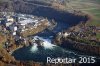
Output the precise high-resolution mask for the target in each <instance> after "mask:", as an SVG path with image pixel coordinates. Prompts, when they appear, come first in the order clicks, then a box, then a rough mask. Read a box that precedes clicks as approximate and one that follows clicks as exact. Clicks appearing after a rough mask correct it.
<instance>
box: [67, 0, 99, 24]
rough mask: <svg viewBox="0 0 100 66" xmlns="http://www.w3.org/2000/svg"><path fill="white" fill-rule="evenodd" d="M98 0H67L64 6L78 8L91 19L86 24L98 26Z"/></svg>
mask: <svg viewBox="0 0 100 66" xmlns="http://www.w3.org/2000/svg"><path fill="white" fill-rule="evenodd" d="M99 4H100V0H69V3H67V6H66V8H71V9H73V10H80V11H83V12H85V13H87V14H89V15H90V16H91V17H92V19H91V21H89V22H88V23H87V25H92V26H100V5H99Z"/></svg>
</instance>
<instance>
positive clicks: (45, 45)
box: [31, 36, 56, 53]
mask: <svg viewBox="0 0 100 66" xmlns="http://www.w3.org/2000/svg"><path fill="white" fill-rule="evenodd" d="M37 38H39V39H40V40H43V41H44V42H43V45H42V46H43V48H44V49H53V48H54V46H56V45H53V44H51V41H50V40H49V39H43V38H41V37H39V36H35V37H34V39H35V40H36V39H37ZM37 50H38V45H37V44H36V43H34V45H33V46H32V48H31V52H32V53H34V52H36V51H37Z"/></svg>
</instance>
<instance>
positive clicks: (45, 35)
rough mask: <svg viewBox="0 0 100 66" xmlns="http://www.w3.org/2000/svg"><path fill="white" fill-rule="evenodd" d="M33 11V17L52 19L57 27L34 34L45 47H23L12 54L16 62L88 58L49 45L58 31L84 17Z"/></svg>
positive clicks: (51, 10) (48, 9)
mask: <svg viewBox="0 0 100 66" xmlns="http://www.w3.org/2000/svg"><path fill="white" fill-rule="evenodd" d="M34 9H35V10H33V13H32V14H33V15H35V16H39V17H41V16H42V17H45V18H48V19H49V20H52V19H54V20H55V21H56V22H57V26H56V27H55V28H54V29H53V30H52V31H48V30H45V31H43V32H40V33H38V34H36V35H35V36H38V37H39V38H41V39H43V40H44V42H45V45H44V46H43V47H42V48H39V47H37V46H36V45H33V46H28V47H23V48H20V49H18V50H15V51H14V52H13V54H12V55H13V56H14V57H15V59H16V60H24V61H25V60H28V61H30V60H33V61H37V62H46V60H47V57H53V58H57V57H63V58H64V57H70V58H77V59H78V58H79V57H80V56H86V57H90V56H88V55H86V54H84V55H81V54H78V53H76V52H74V51H72V50H66V49H63V48H61V47H59V46H55V45H53V44H51V40H52V38H53V37H54V36H55V35H56V34H57V33H58V32H60V31H62V30H65V29H67V28H69V27H71V26H73V25H76V24H78V23H80V22H81V21H84V20H86V19H84V17H82V16H75V15H73V14H71V13H67V12H60V11H57V10H55V9H52V8H48V7H36V8H34Z"/></svg>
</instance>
